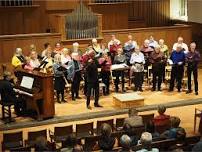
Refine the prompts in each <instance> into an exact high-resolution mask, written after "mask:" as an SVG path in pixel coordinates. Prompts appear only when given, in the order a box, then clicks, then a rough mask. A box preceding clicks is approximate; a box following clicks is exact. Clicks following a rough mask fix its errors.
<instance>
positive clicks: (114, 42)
mask: <svg viewBox="0 0 202 152" xmlns="http://www.w3.org/2000/svg"><path fill="white" fill-rule="evenodd" d="M120 43H121V42H120V41H119V40H118V39H115V40H114V41H112V40H111V41H109V43H108V49H110V45H114V44H116V45H119V44H120Z"/></svg>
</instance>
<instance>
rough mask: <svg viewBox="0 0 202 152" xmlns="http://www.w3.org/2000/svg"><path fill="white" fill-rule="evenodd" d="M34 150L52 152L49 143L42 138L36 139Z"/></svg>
mask: <svg viewBox="0 0 202 152" xmlns="http://www.w3.org/2000/svg"><path fill="white" fill-rule="evenodd" d="M34 149H35V151H36V152H42V151H51V148H50V147H49V146H48V141H47V140H46V139H45V137H42V136H41V137H38V138H37V139H36V141H35V145H34Z"/></svg>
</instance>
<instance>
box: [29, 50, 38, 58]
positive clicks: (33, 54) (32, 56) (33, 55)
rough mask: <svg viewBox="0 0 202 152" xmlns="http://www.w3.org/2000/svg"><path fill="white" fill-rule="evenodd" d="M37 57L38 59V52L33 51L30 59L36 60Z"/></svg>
mask: <svg viewBox="0 0 202 152" xmlns="http://www.w3.org/2000/svg"><path fill="white" fill-rule="evenodd" d="M37 57H38V55H37V52H36V51H31V54H30V59H32V60H36V59H37Z"/></svg>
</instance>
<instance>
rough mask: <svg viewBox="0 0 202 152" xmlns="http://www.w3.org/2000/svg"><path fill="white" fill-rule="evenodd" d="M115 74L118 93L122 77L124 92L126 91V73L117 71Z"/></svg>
mask: <svg viewBox="0 0 202 152" xmlns="http://www.w3.org/2000/svg"><path fill="white" fill-rule="evenodd" d="M114 74H115V77H116V79H115V89H116V92H118V90H119V83H120V79H119V77H121V84H122V90H124V85H125V79H124V71H115V72H114Z"/></svg>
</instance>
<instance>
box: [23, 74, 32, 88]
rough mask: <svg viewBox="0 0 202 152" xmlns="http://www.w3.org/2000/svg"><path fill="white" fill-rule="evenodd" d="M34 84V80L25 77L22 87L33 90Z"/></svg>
mask: <svg viewBox="0 0 202 152" xmlns="http://www.w3.org/2000/svg"><path fill="white" fill-rule="evenodd" d="M33 83H34V78H32V77H28V76H23V77H22V81H21V83H20V86H21V87H24V88H26V89H32V86H33Z"/></svg>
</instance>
